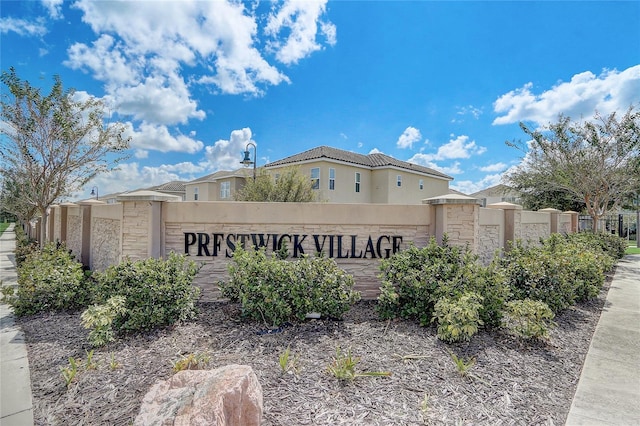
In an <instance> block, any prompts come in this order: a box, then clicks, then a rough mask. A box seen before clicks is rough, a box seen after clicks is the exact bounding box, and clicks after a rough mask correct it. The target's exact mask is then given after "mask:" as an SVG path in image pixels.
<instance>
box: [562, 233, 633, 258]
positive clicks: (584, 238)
mask: <svg viewBox="0 0 640 426" xmlns="http://www.w3.org/2000/svg"><path fill="white" fill-rule="evenodd" d="M569 238H570V240H571V241H576V242H577V241H580V242H584V243H585V244H586V245H588V246H590V247H591V248H592V249H593V248H595V247H598V248H599V249H601V250H602V252H604V253H605V254H608V255H609V256H611V257H612V258H613V259H614V261H616V260H619V259H622V258H623V257H624V252H625V250H626V249H627V241H626V240H625V239H624V238H620V237H618V236H617V235H614V234H606V233H603V232H595V233H594V232H578V233H575V234H570V237H569Z"/></svg>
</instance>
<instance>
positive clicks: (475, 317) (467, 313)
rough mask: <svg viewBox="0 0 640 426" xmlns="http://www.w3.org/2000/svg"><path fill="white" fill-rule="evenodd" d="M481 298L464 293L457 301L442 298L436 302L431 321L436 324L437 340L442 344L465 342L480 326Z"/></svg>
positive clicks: (473, 294) (474, 294) (470, 293)
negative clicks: (442, 342)
mask: <svg viewBox="0 0 640 426" xmlns="http://www.w3.org/2000/svg"><path fill="white" fill-rule="evenodd" d="M481 307H482V296H479V295H478V294H476V293H472V292H466V293H464V294H463V295H462V296H460V297H459V298H457V299H451V298H448V297H443V298H441V299H440V300H438V302H436V305H435V308H434V316H433V321H437V323H438V338H439V339H440V340H442V341H444V342H448V343H453V342H461V341H462V342H467V341H469V340H470V339H471V337H472V336H473V335H474V334H476V333H477V332H478V327H479V326H480V325H482V320H481V319H480V315H479V311H480V308H481Z"/></svg>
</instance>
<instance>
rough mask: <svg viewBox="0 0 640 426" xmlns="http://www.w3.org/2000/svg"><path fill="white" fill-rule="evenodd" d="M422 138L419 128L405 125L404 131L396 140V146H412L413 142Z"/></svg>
mask: <svg viewBox="0 0 640 426" xmlns="http://www.w3.org/2000/svg"><path fill="white" fill-rule="evenodd" d="M420 139H422V135H421V134H420V130H418V129H416V128H415V127H411V126H409V127H407V128H406V129H405V130H404V132H402V134H401V135H400V137H399V138H398V141H397V142H396V146H397V147H398V148H409V149H411V148H413V144H414V143H416V142H418V141H420Z"/></svg>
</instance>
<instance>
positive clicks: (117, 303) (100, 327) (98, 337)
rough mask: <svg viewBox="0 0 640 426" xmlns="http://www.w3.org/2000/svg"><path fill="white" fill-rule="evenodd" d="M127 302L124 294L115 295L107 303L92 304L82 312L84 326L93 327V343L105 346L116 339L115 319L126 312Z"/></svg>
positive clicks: (91, 338)
mask: <svg viewBox="0 0 640 426" xmlns="http://www.w3.org/2000/svg"><path fill="white" fill-rule="evenodd" d="M125 303H126V300H125V298H124V297H123V296H113V297H110V298H109V299H108V300H107V302H106V303H105V304H103V305H93V306H90V307H89V308H87V310H85V311H84V312H83V313H82V315H81V316H80V319H81V320H82V326H83V327H84V328H90V329H92V330H91V331H90V332H89V343H91V345H93V346H104V345H106V344H107V343H110V342H113V341H114V340H115V335H114V331H113V321H114V320H115V319H116V318H117V317H119V316H120V315H123V314H124V313H125V312H126V308H125Z"/></svg>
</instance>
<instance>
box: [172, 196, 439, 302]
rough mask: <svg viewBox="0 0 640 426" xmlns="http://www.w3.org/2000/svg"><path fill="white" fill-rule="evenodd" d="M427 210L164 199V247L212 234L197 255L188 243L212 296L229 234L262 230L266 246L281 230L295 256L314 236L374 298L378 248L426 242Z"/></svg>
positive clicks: (234, 237) (311, 248)
mask: <svg viewBox="0 0 640 426" xmlns="http://www.w3.org/2000/svg"><path fill="white" fill-rule="evenodd" d="M429 212H430V206H422V205H415V206H392V205H382V206H381V205H370V204H328V203H304V204H298V203H296V204H293V203H215V202H213V203H165V204H164V208H163V212H162V216H163V218H164V229H165V244H164V253H165V254H167V253H169V252H171V251H175V252H178V253H184V252H185V241H186V240H187V239H188V238H190V237H187V236H185V233H189V234H191V233H193V234H195V235H197V238H198V239H199V241H202V242H203V243H204V242H205V239H208V240H209V241H208V244H206V247H207V249H206V250H205V249H204V248H201V250H200V254H201V256H198V251H199V250H198V241H196V242H195V243H194V244H191V245H190V246H189V247H188V250H189V254H190V256H192V257H193V260H195V261H197V262H201V263H202V265H203V267H202V269H201V270H200V273H199V274H198V277H197V279H196V283H197V284H198V285H199V286H200V287H201V288H202V289H203V296H204V297H207V298H210V297H213V296H214V295H215V294H216V289H217V286H216V283H217V282H218V281H219V280H224V279H227V277H228V275H227V272H226V268H227V264H228V262H229V261H230V259H229V258H228V257H227V254H228V253H230V252H231V248H230V246H229V245H228V242H229V241H230V242H231V243H233V244H236V243H237V242H238V241H240V239H241V238H243V237H242V235H248V236H246V237H244V238H247V239H249V240H250V239H251V238H252V237H251V234H254V235H256V237H255V238H256V241H259V235H262V236H263V239H264V241H265V242H266V241H268V244H269V248H268V250H267V252H271V251H272V249H273V239H274V238H277V239H278V240H279V239H281V238H284V240H285V241H287V247H288V249H289V253H290V257H293V256H294V255H295V254H298V255H301V253H300V249H302V250H304V254H309V255H314V254H315V251H316V240H317V242H318V244H320V245H321V247H322V248H323V252H324V253H325V255H326V256H329V257H333V258H334V259H335V260H336V263H337V264H338V265H339V266H340V267H341V268H343V269H345V270H346V271H347V272H348V273H350V274H352V275H353V276H354V279H355V281H356V289H357V290H359V291H361V292H362V293H363V297H369V298H370V297H374V296H375V295H376V294H377V293H378V287H379V286H380V282H379V280H378V278H377V274H378V273H379V269H378V265H379V262H380V259H379V254H382V255H383V257H384V256H386V255H387V250H389V253H390V252H391V250H392V249H393V246H394V243H395V244H396V247H398V248H400V249H404V248H406V247H408V245H409V244H410V243H414V244H416V245H417V246H424V245H426V244H427V242H428V240H429V238H430V235H431V232H430V227H431V222H430V220H431V218H430V213H429ZM214 234H217V235H218V236H215V235H214ZM201 235H202V236H201ZM230 236H231V237H230ZM274 236H276V237H274ZM283 236H285V237H283ZM287 236H288V237H287ZM398 237H401V241H400V239H399V238H398ZM369 238H371V242H369ZM394 238H395V239H394ZM228 239H229V240H228ZM214 240H215V242H214ZM296 242H298V243H299V244H298V245H296V244H295V243H296ZM378 243H379V248H380V251H379V252H378V250H377V249H378ZM354 244H355V249H356V250H355V255H354V253H353V248H352V247H353V246H354ZM214 246H215V248H214ZM339 246H340V247H339ZM338 248H340V249H341V250H340V252H338ZM206 251H208V252H209V255H208V256H207V255H206ZM214 252H216V255H215V256H214ZM296 252H297V253H296ZM331 255H333V256H331ZM354 256H358V257H354Z"/></svg>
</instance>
